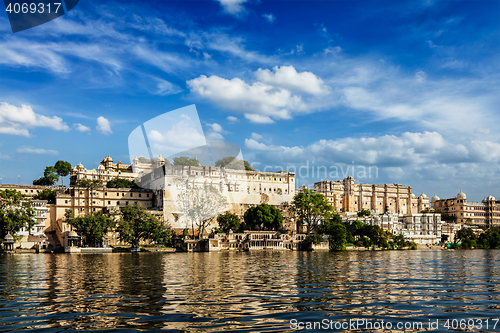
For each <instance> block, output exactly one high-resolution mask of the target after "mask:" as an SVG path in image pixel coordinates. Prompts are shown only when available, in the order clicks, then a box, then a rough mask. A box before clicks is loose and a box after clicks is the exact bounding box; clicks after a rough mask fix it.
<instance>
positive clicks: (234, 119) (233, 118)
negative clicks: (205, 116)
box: [226, 116, 240, 123]
mask: <svg viewBox="0 0 500 333" xmlns="http://www.w3.org/2000/svg"><path fill="white" fill-rule="evenodd" d="M226 119H227V120H228V121H230V122H232V123H235V122H238V121H240V120H239V119H238V118H236V117H233V116H227V118H226Z"/></svg>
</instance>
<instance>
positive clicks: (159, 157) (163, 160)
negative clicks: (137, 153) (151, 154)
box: [158, 154, 165, 162]
mask: <svg viewBox="0 0 500 333" xmlns="http://www.w3.org/2000/svg"><path fill="white" fill-rule="evenodd" d="M158 161H160V162H165V159H164V158H163V157H162V156H161V154H160V156H158Z"/></svg>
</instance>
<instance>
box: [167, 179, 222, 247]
mask: <svg viewBox="0 0 500 333" xmlns="http://www.w3.org/2000/svg"><path fill="white" fill-rule="evenodd" d="M177 199H178V200H177V205H178V208H179V210H180V211H181V212H182V214H183V215H184V217H185V218H186V220H187V221H188V223H189V222H191V229H192V231H193V237H194V236H195V233H194V228H195V226H196V227H197V229H198V239H201V238H203V233H204V231H205V229H206V228H207V227H208V226H210V224H211V223H212V219H213V218H214V217H216V216H217V215H219V214H220V213H222V212H223V211H224V210H226V208H227V199H226V198H225V197H224V196H222V194H220V192H219V191H218V190H217V189H216V188H215V187H213V186H211V185H203V186H195V187H190V188H187V189H185V190H184V191H183V192H181V193H180V194H179V196H178V198H177Z"/></svg>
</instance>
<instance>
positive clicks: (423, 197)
mask: <svg viewBox="0 0 500 333" xmlns="http://www.w3.org/2000/svg"><path fill="white" fill-rule="evenodd" d="M419 198H422V199H427V198H428V196H426V195H425V193H422V194H420V196H419Z"/></svg>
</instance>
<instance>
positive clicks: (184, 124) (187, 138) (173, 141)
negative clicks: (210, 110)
mask: <svg viewBox="0 0 500 333" xmlns="http://www.w3.org/2000/svg"><path fill="white" fill-rule="evenodd" d="M148 139H149V142H150V144H151V148H152V149H153V151H154V152H155V154H158V153H161V154H163V156H164V157H167V156H169V155H172V154H177V153H179V152H182V151H185V150H189V149H192V148H195V147H199V146H202V145H205V144H206V139H205V136H204V135H203V133H200V132H199V130H198V129H197V125H196V123H195V122H193V121H192V120H191V119H189V118H188V117H185V118H184V119H183V120H181V121H179V122H177V123H175V124H174V125H172V126H171V127H170V129H168V130H165V131H161V132H160V130H150V131H149V133H148Z"/></svg>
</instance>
